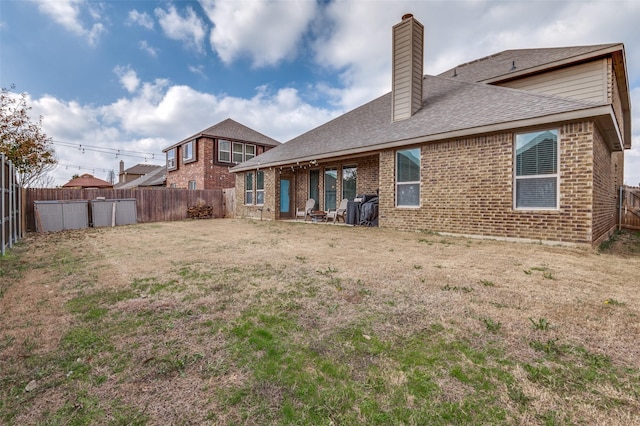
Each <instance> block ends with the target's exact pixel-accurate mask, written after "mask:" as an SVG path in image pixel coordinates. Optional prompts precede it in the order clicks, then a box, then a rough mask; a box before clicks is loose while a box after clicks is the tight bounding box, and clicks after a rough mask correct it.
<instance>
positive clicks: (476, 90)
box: [232, 76, 605, 171]
mask: <svg viewBox="0 0 640 426" xmlns="http://www.w3.org/2000/svg"><path fill="white" fill-rule="evenodd" d="M600 105H605V104H604V103H593V102H586V101H579V100H575V99H568V98H562V97H556V96H550V95H542V94H538V93H534V92H529V91H523V90H516V89H509V88H504V87H499V86H493V85H488V84H482V83H468V82H464V81H460V80H458V79H455V78H443V77H435V76H425V77H424V84H423V107H422V109H420V110H419V111H418V112H417V113H416V114H415V115H413V116H412V117H410V118H408V119H406V120H402V121H396V122H393V121H391V93H387V94H386V95H383V96H381V97H379V98H377V99H375V100H373V101H371V102H369V103H367V104H364V105H362V106H361V107H359V108H356V109H354V110H352V111H350V112H347V113H346V114H344V115H342V116H340V117H337V118H335V119H333V120H331V121H329V122H328V123H325V124H323V125H321V126H319V127H317V128H315V129H313V130H310V131H309V132H307V133H304V134H302V135H300V136H298V137H296V138H294V139H292V140H290V141H288V142H286V143H284V144H282V145H280V146H278V147H276V148H273V149H271V150H269V151H267V152H265V153H264V154H261V155H259V156H257V157H255V158H253V159H251V160H249V161H247V162H245V163H243V164H241V165H240V166H237V167H235V168H233V169H232V171H241V170H248V169H251V168H256V167H268V166H269V165H277V164H283V163H285V162H290V163H294V162H296V161H297V160H301V161H307V160H309V159H312V158H314V157H317V158H318V159H321V158H328V157H334V156H339V155H341V152H342V153H345V154H346V153H347V152H353V151H354V150H355V151H360V152H365V151H368V150H370V151H372V150H375V149H381V148H383V147H384V145H385V144H389V143H392V142H397V141H404V140H407V141H408V142H407V143H410V140H411V139H414V138H423V137H427V136H437V135H439V134H446V133H450V132H454V131H461V130H464V129H473V128H476V127H481V126H489V125H494V124H500V123H506V122H511V121H517V120H527V119H532V118H538V117H544V116H551V115H555V114H559V113H564V112H569V111H578V110H582V109H588V108H592V107H596V106H600Z"/></svg>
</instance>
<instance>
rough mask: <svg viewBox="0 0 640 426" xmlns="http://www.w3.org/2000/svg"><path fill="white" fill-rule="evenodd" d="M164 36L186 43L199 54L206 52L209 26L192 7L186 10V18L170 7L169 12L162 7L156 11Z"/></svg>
mask: <svg viewBox="0 0 640 426" xmlns="http://www.w3.org/2000/svg"><path fill="white" fill-rule="evenodd" d="M155 14H156V16H157V18H158V21H159V22H160V27H162V30H163V31H164V34H165V35H166V36H167V37H169V38H170V39H172V40H178V41H182V42H185V43H186V45H187V46H189V47H191V48H194V49H195V50H197V51H198V52H201V53H202V52H204V38H205V35H206V33H207V26H206V24H205V23H204V21H203V20H202V19H200V17H199V16H198V15H197V14H196V13H195V12H194V10H193V9H192V8H191V7H187V8H186V9H185V14H184V16H181V15H180V13H179V12H178V11H177V10H176V8H175V6H173V5H170V6H169V8H168V10H164V9H162V8H160V7H158V8H156V9H155Z"/></svg>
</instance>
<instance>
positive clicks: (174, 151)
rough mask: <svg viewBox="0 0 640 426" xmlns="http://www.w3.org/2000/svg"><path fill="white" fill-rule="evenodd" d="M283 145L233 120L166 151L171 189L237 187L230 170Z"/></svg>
mask: <svg viewBox="0 0 640 426" xmlns="http://www.w3.org/2000/svg"><path fill="white" fill-rule="evenodd" d="M278 145H280V142H278V141H276V140H275V139H271V138H270V137H268V136H265V135H263V134H262V133H259V132H256V131H255V130H253V129H250V128H248V127H246V126H244V125H242V124H240V123H238V122H236V121H234V120H232V119H230V118H228V119H226V120H224V121H221V122H220V123H218V124H216V125H214V126H211V127H209V128H208V129H205V130H203V131H201V132H199V133H196V134H195V135H192V136H189V137H188V138H186V139H184V140H182V141H180V142H178V143H176V144H174V145H171V146H170V147H168V148H165V149H163V150H162V152H165V153H166V155H167V187H170V188H188V189H224V188H233V187H234V186H235V175H234V174H233V173H230V172H229V169H230V168H231V167H233V166H235V165H238V164H240V163H242V162H244V161H246V160H250V159H252V158H254V157H255V156H257V155H259V154H262V153H263V152H266V151H268V150H270V149H271V148H273V147H275V146H278Z"/></svg>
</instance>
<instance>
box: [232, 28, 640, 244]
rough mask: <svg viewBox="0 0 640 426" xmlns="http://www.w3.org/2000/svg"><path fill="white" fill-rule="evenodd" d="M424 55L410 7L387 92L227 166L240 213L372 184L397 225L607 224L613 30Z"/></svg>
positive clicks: (621, 112)
mask: <svg viewBox="0 0 640 426" xmlns="http://www.w3.org/2000/svg"><path fill="white" fill-rule="evenodd" d="M422 66H423V26H422V25H421V24H420V23H419V22H418V21H417V20H416V19H415V18H414V17H413V16H412V15H405V16H403V19H402V22H400V23H399V24H397V25H395V26H394V27H393V81H392V92H391V93H388V94H386V95H384V96H381V97H380V98H378V99H375V100H373V101H371V102H369V103H367V104H365V105H363V106H361V107H359V108H356V109H355V110H353V111H350V112H348V113H346V114H344V115H342V116H340V117H338V118H336V119H334V120H332V121H330V122H328V123H326V124H324V125H322V126H320V127H317V128H315V129H313V130H311V131H309V132H307V133H305V134H303V135H301V136H298V137H296V138H294V139H292V140H291V141H289V142H287V143H285V144H282V145H281V146H279V147H277V148H275V149H273V150H271V151H269V152H267V153H265V154H263V155H261V156H259V157H257V158H254V159H252V160H250V161H247V162H246V163H243V164H241V165H239V166H237V167H234V168H233V169H232V171H233V172H235V173H236V174H237V180H236V183H237V184H236V199H237V200H238V202H237V203H236V215H237V216H254V217H255V216H256V215H258V213H256V211H257V210H259V211H260V213H262V214H264V217H265V218H270V219H286V218H292V217H294V215H295V209H296V208H302V207H304V205H305V202H306V200H307V199H308V198H314V199H316V200H318V201H319V205H318V207H319V208H320V209H322V210H328V209H330V208H335V207H336V203H338V202H339V200H340V199H342V198H349V199H352V198H353V197H354V195H355V194H376V193H378V195H379V217H378V218H379V225H380V226H385V227H393V228H398V229H404V230H431V231H437V232H443V233H452V234H461V235H470V236H490V237H501V238H506V239H511V238H513V239H522V240H536V241H537V240H548V241H561V242H571V243H586V244H598V243H599V242H600V241H601V240H602V239H604V238H606V237H607V236H608V235H609V234H610V233H611V232H612V231H613V230H614V228H615V225H616V216H617V215H616V196H617V194H618V191H617V187H618V186H619V185H621V184H622V177H623V164H624V163H623V161H624V156H623V150H624V149H629V148H630V147H631V117H630V108H631V106H630V99H629V90H628V82H627V72H626V60H625V51H624V46H623V45H622V44H606V45H597V46H583V47H569V48H555V49H527V50H509V51H505V52H502V53H499V54H497V55H493V56H489V57H486V58H482V59H479V60H477V61H473V62H469V63H466V64H463V65H460V66H458V67H456V68H454V69H452V70H450V71H447V72H445V73H442V74H440V75H439V76H428V75H426V76H423V72H422ZM258 182H260V183H258ZM240 200H244V203H243V202H240Z"/></svg>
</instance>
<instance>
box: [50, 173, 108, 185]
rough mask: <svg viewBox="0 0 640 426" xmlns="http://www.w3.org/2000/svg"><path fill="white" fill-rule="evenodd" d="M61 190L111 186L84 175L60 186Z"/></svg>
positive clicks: (86, 174)
mask: <svg viewBox="0 0 640 426" xmlns="http://www.w3.org/2000/svg"><path fill="white" fill-rule="evenodd" d="M62 187H63V188H112V187H113V184H111V183H109V182H107V181H106V180H102V179H98V178H95V177H93V176H92V175H90V174H88V173H85V174H83V175H82V176H80V177H77V178H75V179H71V180H70V181H69V182H67V183H65V184H64V185H62Z"/></svg>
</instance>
